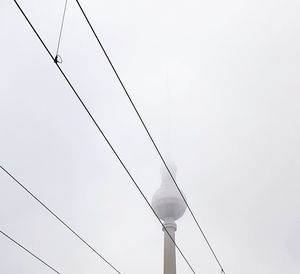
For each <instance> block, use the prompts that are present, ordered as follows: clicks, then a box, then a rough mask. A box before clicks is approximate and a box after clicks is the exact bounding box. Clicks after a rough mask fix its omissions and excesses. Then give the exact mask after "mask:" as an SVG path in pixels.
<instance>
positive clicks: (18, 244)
mask: <svg viewBox="0 0 300 274" xmlns="http://www.w3.org/2000/svg"><path fill="white" fill-rule="evenodd" d="M0 233H1V234H2V235H3V236H4V237H6V238H7V239H9V240H10V241H11V242H13V243H14V244H16V245H17V246H19V247H20V248H21V249H23V250H24V251H26V252H27V253H28V254H30V255H31V256H32V257H34V258H35V259H37V260H38V261H40V262H41V263H42V264H44V265H45V266H47V267H48V268H50V269H51V270H52V271H54V272H55V273H57V274H61V273H60V272H58V271H57V270H56V269H55V268H54V267H53V266H51V265H50V264H48V263H46V262H45V261H44V260H42V259H41V258H40V257H39V256H37V255H35V254H34V253H33V252H31V251H30V250H29V249H27V248H26V247H24V246H23V245H21V244H20V243H19V242H17V241H16V240H15V239H13V238H12V237H10V236H9V235H7V234H6V233H5V232H3V231H2V230H0Z"/></svg>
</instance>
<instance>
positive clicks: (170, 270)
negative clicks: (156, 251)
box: [163, 221, 177, 274]
mask: <svg viewBox="0 0 300 274" xmlns="http://www.w3.org/2000/svg"><path fill="white" fill-rule="evenodd" d="M164 225H165V228H166V229H167V230H168V232H169V234H170V236H171V237H172V239H173V240H174V241H175V231H176V229H177V225H176V223H175V222H174V221H173V222H172V221H169V222H164ZM163 231H164V274H174V273H176V249H175V244H174V242H173V241H172V240H171V239H170V236H169V234H168V233H167V232H166V231H165V229H164V228H163Z"/></svg>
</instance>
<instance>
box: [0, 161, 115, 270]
mask: <svg viewBox="0 0 300 274" xmlns="http://www.w3.org/2000/svg"><path fill="white" fill-rule="evenodd" d="M0 168H1V169H2V170H3V171H4V172H5V173H6V174H7V175H8V176H9V177H10V178H12V179H13V180H14V182H15V183H17V184H18V185H19V186H20V187H21V188H22V189H23V190H25V191H26V192H27V193H28V194H29V195H30V196H31V197H32V198H33V199H35V200H36V201H37V202H38V203H39V204H40V205H41V206H42V207H43V208H45V209H46V210H47V211H48V212H49V213H50V214H51V215H52V216H53V217H54V218H56V219H57V220H58V221H59V222H60V223H61V224H63V225H64V226H65V227H66V228H67V229H68V230H69V231H71V232H72V233H73V234H74V235H75V236H76V237H77V238H78V239H79V240H80V241H81V242H83V243H84V244H85V245H86V246H87V247H88V248H89V249H90V250H92V251H93V252H94V253H95V254H96V255H97V256H98V257H100V258H101V259H102V260H103V261H104V262H105V263H106V264H108V265H109V266H110V267H111V268H112V269H114V270H115V271H116V272H117V273H119V274H121V272H119V271H118V270H117V269H116V268H115V267H114V266H113V265H112V264H111V263H110V262H109V261H108V260H106V259H105V258H104V257H103V256H102V255H101V254H100V253H99V252H98V251H97V250H96V249H95V248H93V247H92V246H91V245H90V244H89V243H88V242H87V241H86V240H84V239H83V238H82V237H81V236H80V235H79V234H78V233H77V232H75V230H74V229H72V228H71V227H70V226H69V225H68V224H67V223H66V222H65V221H63V220H62V219H61V218H60V217H58V216H57V215H56V214H55V213H54V212H53V211H52V210H51V209H50V208H49V207H48V206H46V205H45V204H44V203H43V202H42V201H41V200H40V199H39V198H38V197H37V196H36V195H34V194H33V193H32V192H31V191H30V190H29V189H28V188H26V187H25V186H24V185H23V184H22V183H20V181H18V180H17V179H16V178H15V177H14V176H13V175H12V174H11V173H10V172H8V171H7V170H6V169H5V168H4V167H3V166H2V165H0Z"/></svg>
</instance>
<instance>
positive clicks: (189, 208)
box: [76, 0, 225, 273]
mask: <svg viewBox="0 0 300 274" xmlns="http://www.w3.org/2000/svg"><path fill="white" fill-rule="evenodd" d="M76 2H77V4H78V7H79V9H80V10H81V12H82V14H83V16H84V18H85V20H86V21H87V23H88V25H89V27H90V28H91V30H92V32H93V34H94V36H95V38H96V40H97V42H98V44H99V46H100V47H101V49H102V51H103V53H104V55H105V57H106V59H107V61H108V62H109V64H110V66H111V68H112V70H113V71H114V73H115V75H116V77H117V79H118V80H119V83H120V84H121V86H122V88H123V90H124V92H125V94H126V96H127V98H128V99H129V101H130V103H131V105H132V107H133V109H134V111H135V113H136V114H137V116H138V118H139V120H140V122H141V123H142V125H143V127H144V129H145V131H146V132H147V135H148V137H149V138H150V140H151V142H152V144H153V146H154V148H155V150H156V152H157V153H158V155H159V158H160V159H161V161H162V162H163V164H164V166H165V168H166V169H167V171H168V173H169V175H170V176H171V178H172V181H173V183H174V184H175V186H176V188H177V190H178V191H179V193H180V195H181V197H182V199H183V201H184V202H185V204H186V206H187V208H188V210H189V212H190V213H191V215H192V217H193V219H194V221H195V223H196V225H197V227H198V229H199V230H200V233H201V234H202V236H203V237H204V240H205V242H206V243H207V245H208V247H209V249H210V251H211V252H212V254H213V256H214V258H215V259H216V261H217V263H218V265H219V267H220V268H221V272H222V273H225V272H224V269H223V267H222V265H221V263H220V261H219V259H218V257H217V255H216V253H215V252H214V250H213V248H212V246H211V244H210V243H209V241H208V239H207V237H206V235H205V233H204V231H203V229H202V228H201V226H200V224H199V222H198V221H197V219H196V217H195V214H194V213H193V211H192V209H191V207H190V206H189V204H188V202H187V200H186V198H185V196H184V195H183V193H182V191H181V190H180V188H179V186H178V184H177V182H176V180H175V178H174V176H173V175H172V173H171V171H170V169H169V167H168V165H167V163H166V161H165V159H164V157H163V156H162V154H161V152H160V150H159V149H158V146H157V145H156V142H155V141H154V139H153V136H152V135H151V133H150V131H149V129H148V127H147V126H146V124H145V122H144V120H143V118H142V116H141V115H140V113H139V111H138V109H137V108H136V106H135V104H134V102H133V100H132V98H131V96H130V95H129V93H128V91H127V89H126V87H125V85H124V84H123V81H122V80H121V78H120V76H119V74H118V72H117V70H116V69H115V66H114V65H113V63H112V61H111V60H110V58H109V56H108V54H107V52H106V50H105V49H104V46H103V45H102V43H101V41H100V39H99V37H98V35H97V34H96V32H95V30H94V28H93V26H92V24H91V22H90V20H89V19H88V17H87V15H86V13H85V11H84V10H83V8H82V6H81V4H80V3H79V0H76Z"/></svg>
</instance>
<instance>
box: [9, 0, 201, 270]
mask: <svg viewBox="0 0 300 274" xmlns="http://www.w3.org/2000/svg"><path fill="white" fill-rule="evenodd" d="M14 2H15V4H16V5H17V7H18V8H19V10H20V12H21V13H22V14H23V16H24V18H25V19H26V21H27V22H28V24H29V25H30V27H31V29H32V30H33V31H34V33H35V34H36V36H37V37H38V39H39V40H40V42H41V43H42V45H43V46H44V48H45V50H46V51H47V52H48V54H49V56H50V57H51V59H52V60H53V61H55V60H54V58H53V56H52V54H51V52H50V51H49V49H48V47H47V46H46V44H45V43H44V41H43V40H42V38H41V37H40V35H39V34H38V32H37V31H36V29H35V28H34V26H33V25H32V24H31V22H30V20H29V19H28V17H27V16H26V14H25V13H24V11H23V10H22V8H21V7H20V5H19V4H18V2H17V1H16V0H14ZM55 65H56V66H57V68H58V69H59V71H60V72H61V74H62V75H63V77H64V78H65V80H66V81H67V83H68V84H69V86H70V87H71V89H72V91H73V92H74V94H75V95H76V97H77V99H78V100H79V101H80V103H81V105H82V106H83V108H84V109H85V111H86V112H87V113H88V115H89V116H90V118H91V119H92V121H93V123H94V125H95V126H96V127H97V129H98V130H99V132H100V133H101V135H102V137H103V138H104V139H105V141H106V143H107V144H108V145H109V147H110V148H111V150H112V152H113V153H114V155H115V156H116V157H117V159H118V160H119V163H120V164H121V165H122V167H123V168H124V170H125V171H126V173H127V175H128V176H129V177H130V179H131V181H132V182H133V183H134V185H135V187H136V188H137V189H138V191H139V192H140V194H141V195H142V197H143V198H144V200H145V201H146V203H147V205H148V206H149V207H150V209H151V210H152V212H153V214H154V215H155V216H156V218H157V220H158V221H159V222H160V224H161V225H162V227H163V228H164V229H165V230H166V232H167V234H168V236H169V237H170V239H171V240H172V242H173V243H174V245H175V247H176V248H177V250H178V251H179V253H180V254H181V256H182V258H183V259H184V260H185V262H186V263H187V264H188V266H189V268H190V269H191V271H192V272H193V273H194V274H196V272H195V271H194V269H193V267H192V266H191V264H190V263H189V261H188V260H187V258H186V257H185V255H184V254H183V252H182V251H181V249H180V248H179V247H178V245H177V244H176V242H175V241H174V239H173V238H172V236H171V235H170V233H169V232H168V230H167V229H166V227H165V225H164V224H163V222H162V221H161V220H160V218H159V216H158V215H157V213H156V212H155V210H154V209H153V207H152V206H151V204H150V202H149V201H148V200H147V198H146V196H145V194H144V193H143V192H142V190H141V189H140V187H139V186H138V184H137V183H136V181H135V179H134V178H133V176H132V175H131V173H130V172H129V170H128V169H127V167H126V166H125V164H124V163H123V161H122V160H121V158H120V157H119V155H118V153H117V152H116V151H115V149H114V147H113V146H112V144H111V143H110V142H109V140H108V138H107V137H106V135H105V134H104V133H103V131H102V130H101V128H100V127H99V125H98V123H97V122H96V120H95V118H94V117H93V115H92V114H91V113H90V111H89V109H88V108H87V106H86V105H85V104H84V102H83V101H82V99H81V98H80V96H79V94H78V93H77V91H76V90H75V88H74V87H73V85H72V84H71V82H70V81H69V79H68V77H67V76H66V74H65V73H64V71H63V70H62V68H61V67H60V66H59V64H58V63H56V62H55Z"/></svg>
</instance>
